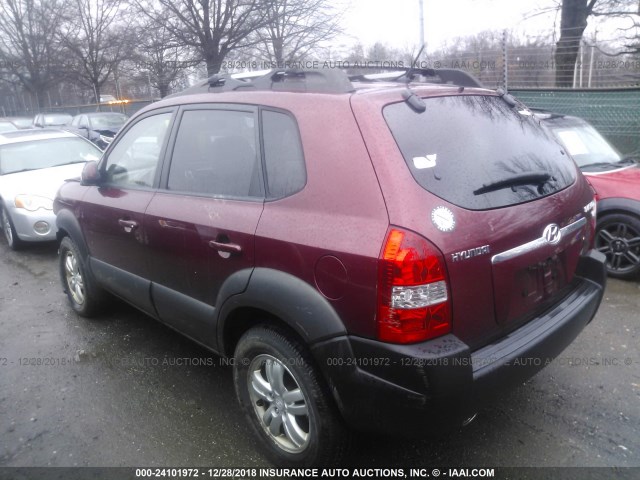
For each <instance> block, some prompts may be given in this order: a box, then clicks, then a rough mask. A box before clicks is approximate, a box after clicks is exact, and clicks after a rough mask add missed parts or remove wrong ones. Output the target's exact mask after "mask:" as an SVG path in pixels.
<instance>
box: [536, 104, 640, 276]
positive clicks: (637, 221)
mask: <svg viewBox="0 0 640 480" xmlns="http://www.w3.org/2000/svg"><path fill="white" fill-rule="evenodd" d="M538 116H540V118H541V119H542V122H543V123H544V124H545V125H546V126H547V127H549V128H550V129H551V131H552V132H553V133H554V135H555V136H556V137H557V138H558V140H560V143H562V145H563V146H564V147H565V148H566V150H567V152H569V154H570V155H571V156H572V157H573V158H574V160H575V161H576V163H577V164H578V166H579V167H580V170H582V173H584V175H585V176H586V177H587V180H588V181H589V183H590V184H591V186H592V187H593V189H594V190H595V192H596V199H597V202H598V204H597V207H598V224H597V226H596V232H597V233H596V239H595V245H596V248H597V249H598V250H599V251H601V252H602V253H604V254H605V255H606V256H607V272H608V273H609V275H610V276H612V277H616V278H623V279H633V278H637V277H638V274H640V168H639V167H638V164H637V162H636V160H635V158H633V157H625V156H623V155H621V154H620V153H619V152H618V151H617V150H616V149H615V148H614V147H613V146H612V145H611V144H610V143H609V142H608V141H607V140H606V139H605V138H604V137H603V136H602V135H600V133H599V132H598V131H597V130H596V129H595V128H593V126H591V125H590V124H589V123H588V122H586V121H585V120H583V119H581V118H578V117H572V116H567V115H559V114H549V113H547V114H544V113H539V114H538Z"/></svg>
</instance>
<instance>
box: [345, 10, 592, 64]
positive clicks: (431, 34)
mask: <svg viewBox="0 0 640 480" xmlns="http://www.w3.org/2000/svg"><path fill="white" fill-rule="evenodd" d="M423 2H424V19H425V22H424V27H425V40H426V43H427V51H433V50H435V49H437V48H438V47H439V46H441V45H442V44H443V42H445V41H447V40H451V39H453V38H455V37H464V36H468V35H474V34H476V33H479V32H481V31H484V30H498V31H500V30H504V29H509V30H516V31H519V32H523V33H527V34H533V35H535V34H537V33H538V32H542V31H544V32H545V33H548V32H550V31H551V30H552V29H553V26H554V22H555V21H556V15H555V13H548V14H546V15H532V14H534V13H536V12H540V11H541V10H543V9H545V8H546V9H548V8H549V7H553V6H554V5H555V4H557V3H558V2H557V1H555V0H423ZM347 3H348V5H349V7H348V10H347V12H346V14H345V17H344V22H343V25H344V27H345V30H346V31H347V32H349V33H350V34H351V36H352V39H349V38H347V39H345V42H344V43H345V44H352V43H355V42H356V41H358V40H359V41H360V42H361V43H362V44H363V45H365V46H369V45H372V44H374V43H375V42H377V41H380V42H382V43H385V44H388V45H389V46H392V47H395V48H405V47H413V46H417V45H418V44H419V43H420V42H419V38H420V33H419V28H420V24H419V18H420V16H419V0H351V1H348V2H347ZM557 21H558V22H559V21H560V20H559V15H558V16H557ZM590 23H593V22H592V20H590ZM556 30H557V29H556Z"/></svg>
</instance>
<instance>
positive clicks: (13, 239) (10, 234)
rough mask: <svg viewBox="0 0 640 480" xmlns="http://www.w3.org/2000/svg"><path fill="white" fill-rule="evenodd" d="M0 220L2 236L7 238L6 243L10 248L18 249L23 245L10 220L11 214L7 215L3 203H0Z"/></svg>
mask: <svg viewBox="0 0 640 480" xmlns="http://www.w3.org/2000/svg"><path fill="white" fill-rule="evenodd" d="M0 210H2V212H0V222H2V233H4V238H5V239H6V240H7V245H9V248H11V249H12V250H20V249H21V248H22V247H24V242H23V241H22V240H20V238H19V237H18V234H17V232H16V228H15V227H14V226H13V220H11V216H10V215H9V211H8V210H7V209H6V207H5V206H4V204H2V205H0Z"/></svg>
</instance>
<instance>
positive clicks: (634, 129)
mask: <svg viewBox="0 0 640 480" xmlns="http://www.w3.org/2000/svg"><path fill="white" fill-rule="evenodd" d="M509 93H511V94H513V95H515V96H516V97H517V98H518V99H520V100H521V101H522V102H524V103H525V104H526V105H527V106H528V107H530V108H541V109H544V110H548V111H551V112H555V113H562V114H565V115H574V116H576V117H581V118H584V119H585V120H587V121H588V122H589V123H591V124H592V125H593V126H594V127H595V128H597V129H598V131H599V132H600V133H601V134H602V135H604V136H605V137H606V138H607V139H608V140H609V141H610V142H611V143H612V144H613V145H615V147H616V148H617V149H618V150H620V152H622V153H623V154H625V155H640V88H625V89H606V90H605V89H602V90H601V89H598V90H593V89H590V90H548V89H546V90H533V89H531V90H524V89H522V90H521V89H514V90H510V92H509Z"/></svg>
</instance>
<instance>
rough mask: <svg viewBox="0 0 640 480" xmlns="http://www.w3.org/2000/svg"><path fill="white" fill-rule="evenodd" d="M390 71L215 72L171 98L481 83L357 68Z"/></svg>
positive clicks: (452, 75) (434, 73) (425, 71)
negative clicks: (385, 85) (423, 83)
mask: <svg viewBox="0 0 640 480" xmlns="http://www.w3.org/2000/svg"><path fill="white" fill-rule="evenodd" d="M361 69H367V70H376V71H380V70H390V71H389V72H387V73H376V74H362V73H359V74H353V75H347V73H346V72H345V70H343V69H339V68H319V69H308V70H303V69H286V68H276V69H272V70H262V71H257V72H245V73H241V74H226V73H218V74H215V75H212V76H211V77H209V78H208V79H207V80H206V81H202V82H199V83H198V84H196V85H194V86H193V87H190V88H187V89H186V90H183V91H182V92H179V93H174V94H173V95H170V97H176V96H182V95H192V94H196V93H207V92H214V93H217V92H231V91H238V90H247V91H248V90H270V91H286V92H313V93H349V92H353V91H354V90H355V88H354V86H353V84H352V83H351V82H352V81H359V82H380V81H387V82H388V81H394V82H402V83H407V84H409V83H411V82H413V81H415V79H416V78H417V77H424V78H427V79H429V80H423V81H426V82H427V83H434V82H435V83H444V84H453V85H456V86H460V87H478V88H482V87H483V86H482V83H480V81H479V80H477V79H476V78H475V77H474V76H472V75H470V74H468V73H466V72H464V71H462V70H453V69H446V68H442V69H433V68H405V67H400V68H392V67H389V68H387V67H374V66H371V67H358V70H361Z"/></svg>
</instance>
